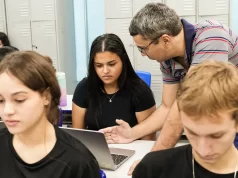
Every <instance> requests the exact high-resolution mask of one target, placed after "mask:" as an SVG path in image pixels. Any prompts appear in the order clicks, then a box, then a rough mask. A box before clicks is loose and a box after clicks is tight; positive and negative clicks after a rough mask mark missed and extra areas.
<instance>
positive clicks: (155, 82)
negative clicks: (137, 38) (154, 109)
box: [134, 46, 163, 105]
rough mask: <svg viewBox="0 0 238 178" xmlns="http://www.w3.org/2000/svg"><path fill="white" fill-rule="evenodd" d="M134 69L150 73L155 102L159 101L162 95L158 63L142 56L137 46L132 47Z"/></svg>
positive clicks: (158, 102)
mask: <svg viewBox="0 0 238 178" xmlns="http://www.w3.org/2000/svg"><path fill="white" fill-rule="evenodd" d="M134 54H135V63H136V69H137V70H142V71H146V72H150V73H151V89H152V91H153V93H154V97H155V101H156V104H157V105H159V104H160V103H161V97H162V86H163V82H162V74H161V71H160V64H159V63H158V62H157V61H155V60H151V59H149V58H148V57H146V56H142V55H141V53H140V52H139V50H138V49H137V47H136V46H135V48H134Z"/></svg>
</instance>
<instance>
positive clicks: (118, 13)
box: [104, 0, 132, 18]
mask: <svg viewBox="0 0 238 178" xmlns="http://www.w3.org/2000/svg"><path fill="white" fill-rule="evenodd" d="M104 3H105V4H104V5H105V17H106V18H128V17H132V0H105V2H104Z"/></svg>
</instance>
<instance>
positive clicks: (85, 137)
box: [61, 127, 135, 170]
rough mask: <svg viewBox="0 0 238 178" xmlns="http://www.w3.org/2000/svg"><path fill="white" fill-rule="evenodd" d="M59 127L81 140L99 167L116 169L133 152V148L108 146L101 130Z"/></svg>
mask: <svg viewBox="0 0 238 178" xmlns="http://www.w3.org/2000/svg"><path fill="white" fill-rule="evenodd" d="M61 128H62V129H63V130H64V131H65V132H67V133H68V134H70V135H71V136H73V137H75V138H76V139H77V140H79V141H81V142H82V143H83V144H84V145H85V146H86V147H87V148H88V149H89V150H90V151H91V152H92V153H93V155H94V156H95V158H96V159H97V161H98V163H99V165H100V167H101V168H104V169H109V170H116V169H117V168H118V167H120V166H121V165H122V164H123V163H124V162H126V161H127V160H128V159H129V158H130V157H131V156H132V155H134V154H135V150H127V149H121V148H109V147H108V144H107V142H106V139H105V137H104V135H103V133H101V132H98V131H92V130H84V129H74V128H64V127H61Z"/></svg>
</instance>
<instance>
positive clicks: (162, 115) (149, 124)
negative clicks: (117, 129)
mask: <svg viewBox="0 0 238 178" xmlns="http://www.w3.org/2000/svg"><path fill="white" fill-rule="evenodd" d="M178 88H179V83H176V84H164V85H163V97H162V103H161V105H160V106H159V108H157V109H156V110H155V111H154V112H153V113H152V114H151V115H150V116H149V117H148V118H147V119H146V120H145V121H143V122H141V123H140V124H138V125H136V126H135V127H133V128H132V137H133V140H136V139H138V138H141V137H143V136H145V135H149V134H151V133H153V132H156V131H158V130H160V129H161V128H162V126H163V124H164V121H165V119H166V117H167V115H168V113H169V110H170V108H171V107H172V105H173V103H174V101H175V100H176V95H177V91H178Z"/></svg>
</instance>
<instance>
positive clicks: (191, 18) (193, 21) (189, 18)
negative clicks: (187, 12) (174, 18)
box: [180, 16, 196, 24]
mask: <svg viewBox="0 0 238 178" xmlns="http://www.w3.org/2000/svg"><path fill="white" fill-rule="evenodd" d="M180 18H183V19H185V20H187V21H188V22H189V23H191V24H195V23H196V16H182V17H180Z"/></svg>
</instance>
